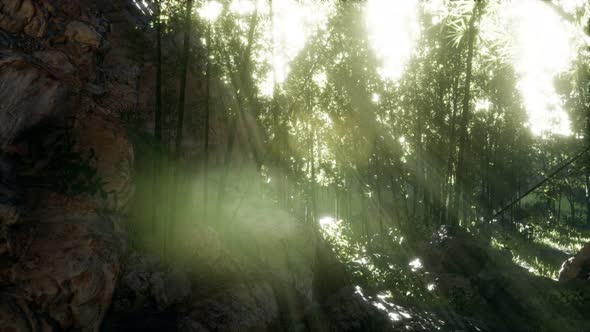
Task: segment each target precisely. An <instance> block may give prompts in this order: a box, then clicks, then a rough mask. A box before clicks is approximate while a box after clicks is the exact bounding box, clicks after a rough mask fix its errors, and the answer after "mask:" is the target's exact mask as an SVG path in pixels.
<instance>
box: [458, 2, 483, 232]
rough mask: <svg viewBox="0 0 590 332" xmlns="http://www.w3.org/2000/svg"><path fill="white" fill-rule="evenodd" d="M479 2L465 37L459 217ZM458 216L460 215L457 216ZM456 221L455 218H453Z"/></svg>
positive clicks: (459, 165)
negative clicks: (465, 54)
mask: <svg viewBox="0 0 590 332" xmlns="http://www.w3.org/2000/svg"><path fill="white" fill-rule="evenodd" d="M479 11H480V2H475V3H474V5H473V12H472V14H471V18H470V19H469V31H468V38H467V64H466V65H467V67H466V69H465V93H464V94H463V103H462V108H463V110H462V113H461V122H460V125H459V155H458V158H457V174H456V179H457V184H456V193H457V194H456V198H455V208H454V210H455V212H456V213H457V217H459V211H461V210H463V207H464V206H465V205H466V204H465V202H464V201H465V197H463V196H464V189H465V188H464V186H465V174H464V172H465V149H466V148H467V126H468V124H469V118H470V111H469V107H470V104H471V76H472V68H473V53H474V44H475V34H476V31H475V29H476V28H475V21H476V19H477V17H478V16H479ZM459 218H460V217H459ZM455 222H457V220H455Z"/></svg>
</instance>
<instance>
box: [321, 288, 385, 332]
mask: <svg viewBox="0 0 590 332" xmlns="http://www.w3.org/2000/svg"><path fill="white" fill-rule="evenodd" d="M321 310H322V314H324V315H325V316H326V319H327V322H325V323H324V324H328V328H327V329H325V330H328V331H359V332H360V331H393V322H392V321H391V320H390V319H389V317H388V312H387V310H379V309H378V307H377V306H375V305H374V304H373V303H371V299H370V298H369V297H368V296H367V295H365V294H364V291H363V290H362V289H361V288H360V287H358V286H355V287H353V286H348V287H344V288H342V289H341V290H339V291H338V292H336V293H335V294H333V295H332V296H330V297H329V298H328V299H327V300H326V302H325V303H324V304H323V306H322V309H321ZM312 328H313V329H320V328H318V327H317V326H312ZM324 328H326V327H324Z"/></svg>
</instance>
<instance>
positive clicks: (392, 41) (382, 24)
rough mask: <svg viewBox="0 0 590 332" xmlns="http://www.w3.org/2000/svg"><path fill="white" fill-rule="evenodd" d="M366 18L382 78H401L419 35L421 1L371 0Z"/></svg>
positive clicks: (367, 7) (393, 79)
mask: <svg viewBox="0 0 590 332" xmlns="http://www.w3.org/2000/svg"><path fill="white" fill-rule="evenodd" d="M365 21H366V26H367V32H368V34H369V41H370V43H371V47H372V48H373V51H374V52H375V54H376V55H377V58H378V59H379V61H380V62H381V67H380V68H379V74H380V75H381V77H382V78H383V79H387V80H392V81H395V80H397V79H399V78H400V77H401V75H402V74H403V72H404V67H405V65H406V62H407V61H408V60H409V59H410V57H411V55H412V52H413V51H414V48H415V44H416V40H417V39H418V37H419V35H420V26H419V19H418V1H417V0H403V1H393V0H369V1H368V2H367V4H366V7H365Z"/></svg>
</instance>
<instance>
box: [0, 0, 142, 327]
mask: <svg viewBox="0 0 590 332" xmlns="http://www.w3.org/2000/svg"><path fill="white" fill-rule="evenodd" d="M141 24H142V21H141V15H140V12H139V11H138V10H137V9H136V8H134V6H133V4H131V3H126V2H125V1H69V0H63V1H61V0H58V1H41V0H39V1H37V0H2V1H0V164H1V165H2V166H1V167H0V211H1V212H0V285H1V287H0V330H3V331H51V330H82V331H97V330H99V328H100V325H101V322H102V320H103V317H104V315H105V313H106V311H107V309H108V308H109V306H110V303H111V298H112V294H113V291H114V289H115V285H116V283H117V280H118V277H119V274H120V271H121V257H122V255H123V252H124V250H125V234H124V231H123V227H122V221H121V217H120V213H121V212H122V211H124V209H125V206H126V205H127V203H128V201H129V200H130V198H131V197H132V193H133V185H132V181H131V179H132V169H133V159H134V157H133V148H132V146H131V144H130V143H129V141H128V139H127V135H126V132H125V128H124V126H123V125H122V124H121V121H120V117H119V116H118V115H119V112H123V111H133V110H135V109H138V108H139V105H138V104H139V102H140V98H139V95H140V94H141V89H140V87H139V82H140V80H141V75H142V66H141V65H140V64H138V63H136V62H134V61H132V60H130V58H129V57H128V56H126V50H125V49H124V48H121V47H113V44H115V45H116V43H120V44H122V43H123V42H122V41H121V38H122V37H121V34H120V33H118V32H119V31H121V30H124V29H133V28H135V27H136V26H141Z"/></svg>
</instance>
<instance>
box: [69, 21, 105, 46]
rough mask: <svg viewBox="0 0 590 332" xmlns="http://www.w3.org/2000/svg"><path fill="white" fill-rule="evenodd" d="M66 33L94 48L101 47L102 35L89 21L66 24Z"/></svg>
mask: <svg viewBox="0 0 590 332" xmlns="http://www.w3.org/2000/svg"><path fill="white" fill-rule="evenodd" d="M65 35H66V36H67V37H68V38H70V39H72V40H74V41H77V42H79V43H82V44H86V45H90V46H91V47H93V48H94V49H97V48H99V47H100V43H101V42H102V36H101V35H100V34H99V33H98V32H96V30H95V29H94V28H93V27H91V26H90V25H88V24H87V23H84V22H80V21H72V22H70V23H68V25H67V26H66V31H65Z"/></svg>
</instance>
